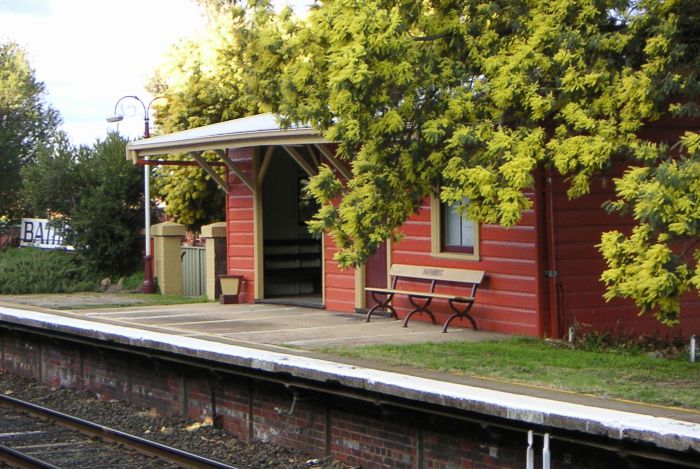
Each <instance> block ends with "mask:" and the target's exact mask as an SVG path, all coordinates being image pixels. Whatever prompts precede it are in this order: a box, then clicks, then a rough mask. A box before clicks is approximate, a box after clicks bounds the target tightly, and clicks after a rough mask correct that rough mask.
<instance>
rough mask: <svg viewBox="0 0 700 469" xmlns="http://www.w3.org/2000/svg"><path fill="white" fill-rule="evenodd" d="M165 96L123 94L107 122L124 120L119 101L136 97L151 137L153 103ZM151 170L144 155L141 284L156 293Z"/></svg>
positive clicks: (144, 135) (144, 291)
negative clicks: (119, 108) (144, 97)
mask: <svg viewBox="0 0 700 469" xmlns="http://www.w3.org/2000/svg"><path fill="white" fill-rule="evenodd" d="M162 98H163V96H156V97H155V98H153V99H151V100H150V101H149V102H148V104H145V103H144V102H143V101H141V99H140V98H139V97H138V96H133V95H127V96H122V97H121V98H119V99H118V100H117V102H116V103H115V104H114V114H113V115H112V116H110V117H108V118H107V122H121V121H123V120H124V115H123V114H117V107H119V103H121V102H122V101H124V100H126V99H134V100H136V101H138V102H139V103H140V104H141V107H143V138H149V137H150V136H151V131H150V118H149V113H150V110H151V105H152V104H153V102H154V101H155V100H156V99H162ZM150 186H151V170H150V169H149V166H148V157H144V165H143V199H144V200H143V205H144V220H145V221H144V224H145V229H144V237H145V240H144V241H145V245H146V246H145V250H144V256H143V284H142V285H141V292H143V293H155V292H156V284H155V282H154V281H153V263H152V259H153V258H152V256H151V187H150Z"/></svg>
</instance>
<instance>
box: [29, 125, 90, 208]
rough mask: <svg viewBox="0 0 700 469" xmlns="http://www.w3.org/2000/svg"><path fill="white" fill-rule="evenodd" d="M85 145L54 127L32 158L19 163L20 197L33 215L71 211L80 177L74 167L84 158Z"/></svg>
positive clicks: (86, 152)
mask: <svg viewBox="0 0 700 469" xmlns="http://www.w3.org/2000/svg"><path fill="white" fill-rule="evenodd" d="M88 156H89V151H88V148H87V147H79V148H76V147H75V146H73V144H72V143H71V142H70V139H69V138H68V135H66V133H65V132H62V131H58V132H56V134H55V135H54V137H53V138H52V139H50V140H49V141H48V142H46V143H44V144H43V145H41V146H40V147H39V148H38V149H37V154H36V161H35V162H34V163H32V164H29V165H25V166H24V167H22V170H21V176H22V198H23V200H24V204H25V206H26V208H27V210H29V212H30V213H31V214H32V215H34V216H36V217H48V218H54V217H65V216H68V215H70V214H71V213H73V211H74V210H75V207H76V206H77V204H78V197H79V195H80V191H81V185H82V182H83V181H80V180H78V174H77V167H78V164H79V162H80V161H82V160H84V159H87V158H88Z"/></svg>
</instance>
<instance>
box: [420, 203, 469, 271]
mask: <svg viewBox="0 0 700 469" xmlns="http://www.w3.org/2000/svg"><path fill="white" fill-rule="evenodd" d="M440 205H441V202H440V198H439V197H437V196H435V195H431V196H430V254H431V255H432V256H433V257H438V258H441V259H458V260H465V261H478V260H479V244H480V242H481V239H480V236H479V234H480V233H479V231H480V229H479V228H480V225H479V224H478V223H474V252H470V253H466V252H447V251H443V250H442V231H441V230H442V220H440V217H441V213H442V210H440V208H441V207H440Z"/></svg>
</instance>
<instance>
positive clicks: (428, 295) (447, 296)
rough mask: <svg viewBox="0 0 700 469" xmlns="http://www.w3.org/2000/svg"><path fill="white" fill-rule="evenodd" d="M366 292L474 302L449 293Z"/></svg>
mask: <svg viewBox="0 0 700 469" xmlns="http://www.w3.org/2000/svg"><path fill="white" fill-rule="evenodd" d="M365 291H368V292H376V293H386V294H389V293H394V294H397V295H407V296H418V297H421V298H439V299H441V300H458V301H462V302H464V301H474V297H472V296H462V295H450V294H448V293H430V292H427V291H410V290H393V289H391V288H374V287H367V288H365Z"/></svg>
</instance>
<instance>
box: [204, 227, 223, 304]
mask: <svg viewBox="0 0 700 469" xmlns="http://www.w3.org/2000/svg"><path fill="white" fill-rule="evenodd" d="M202 238H204V239H205V242H204V249H205V256H206V269H207V285H206V291H207V298H208V299H210V300H217V299H218V298H219V295H220V294H221V286H220V285H219V282H217V278H218V276H219V275H224V274H226V222H224V221H221V222H217V223H212V224H211V225H205V226H203V227H202Z"/></svg>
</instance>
